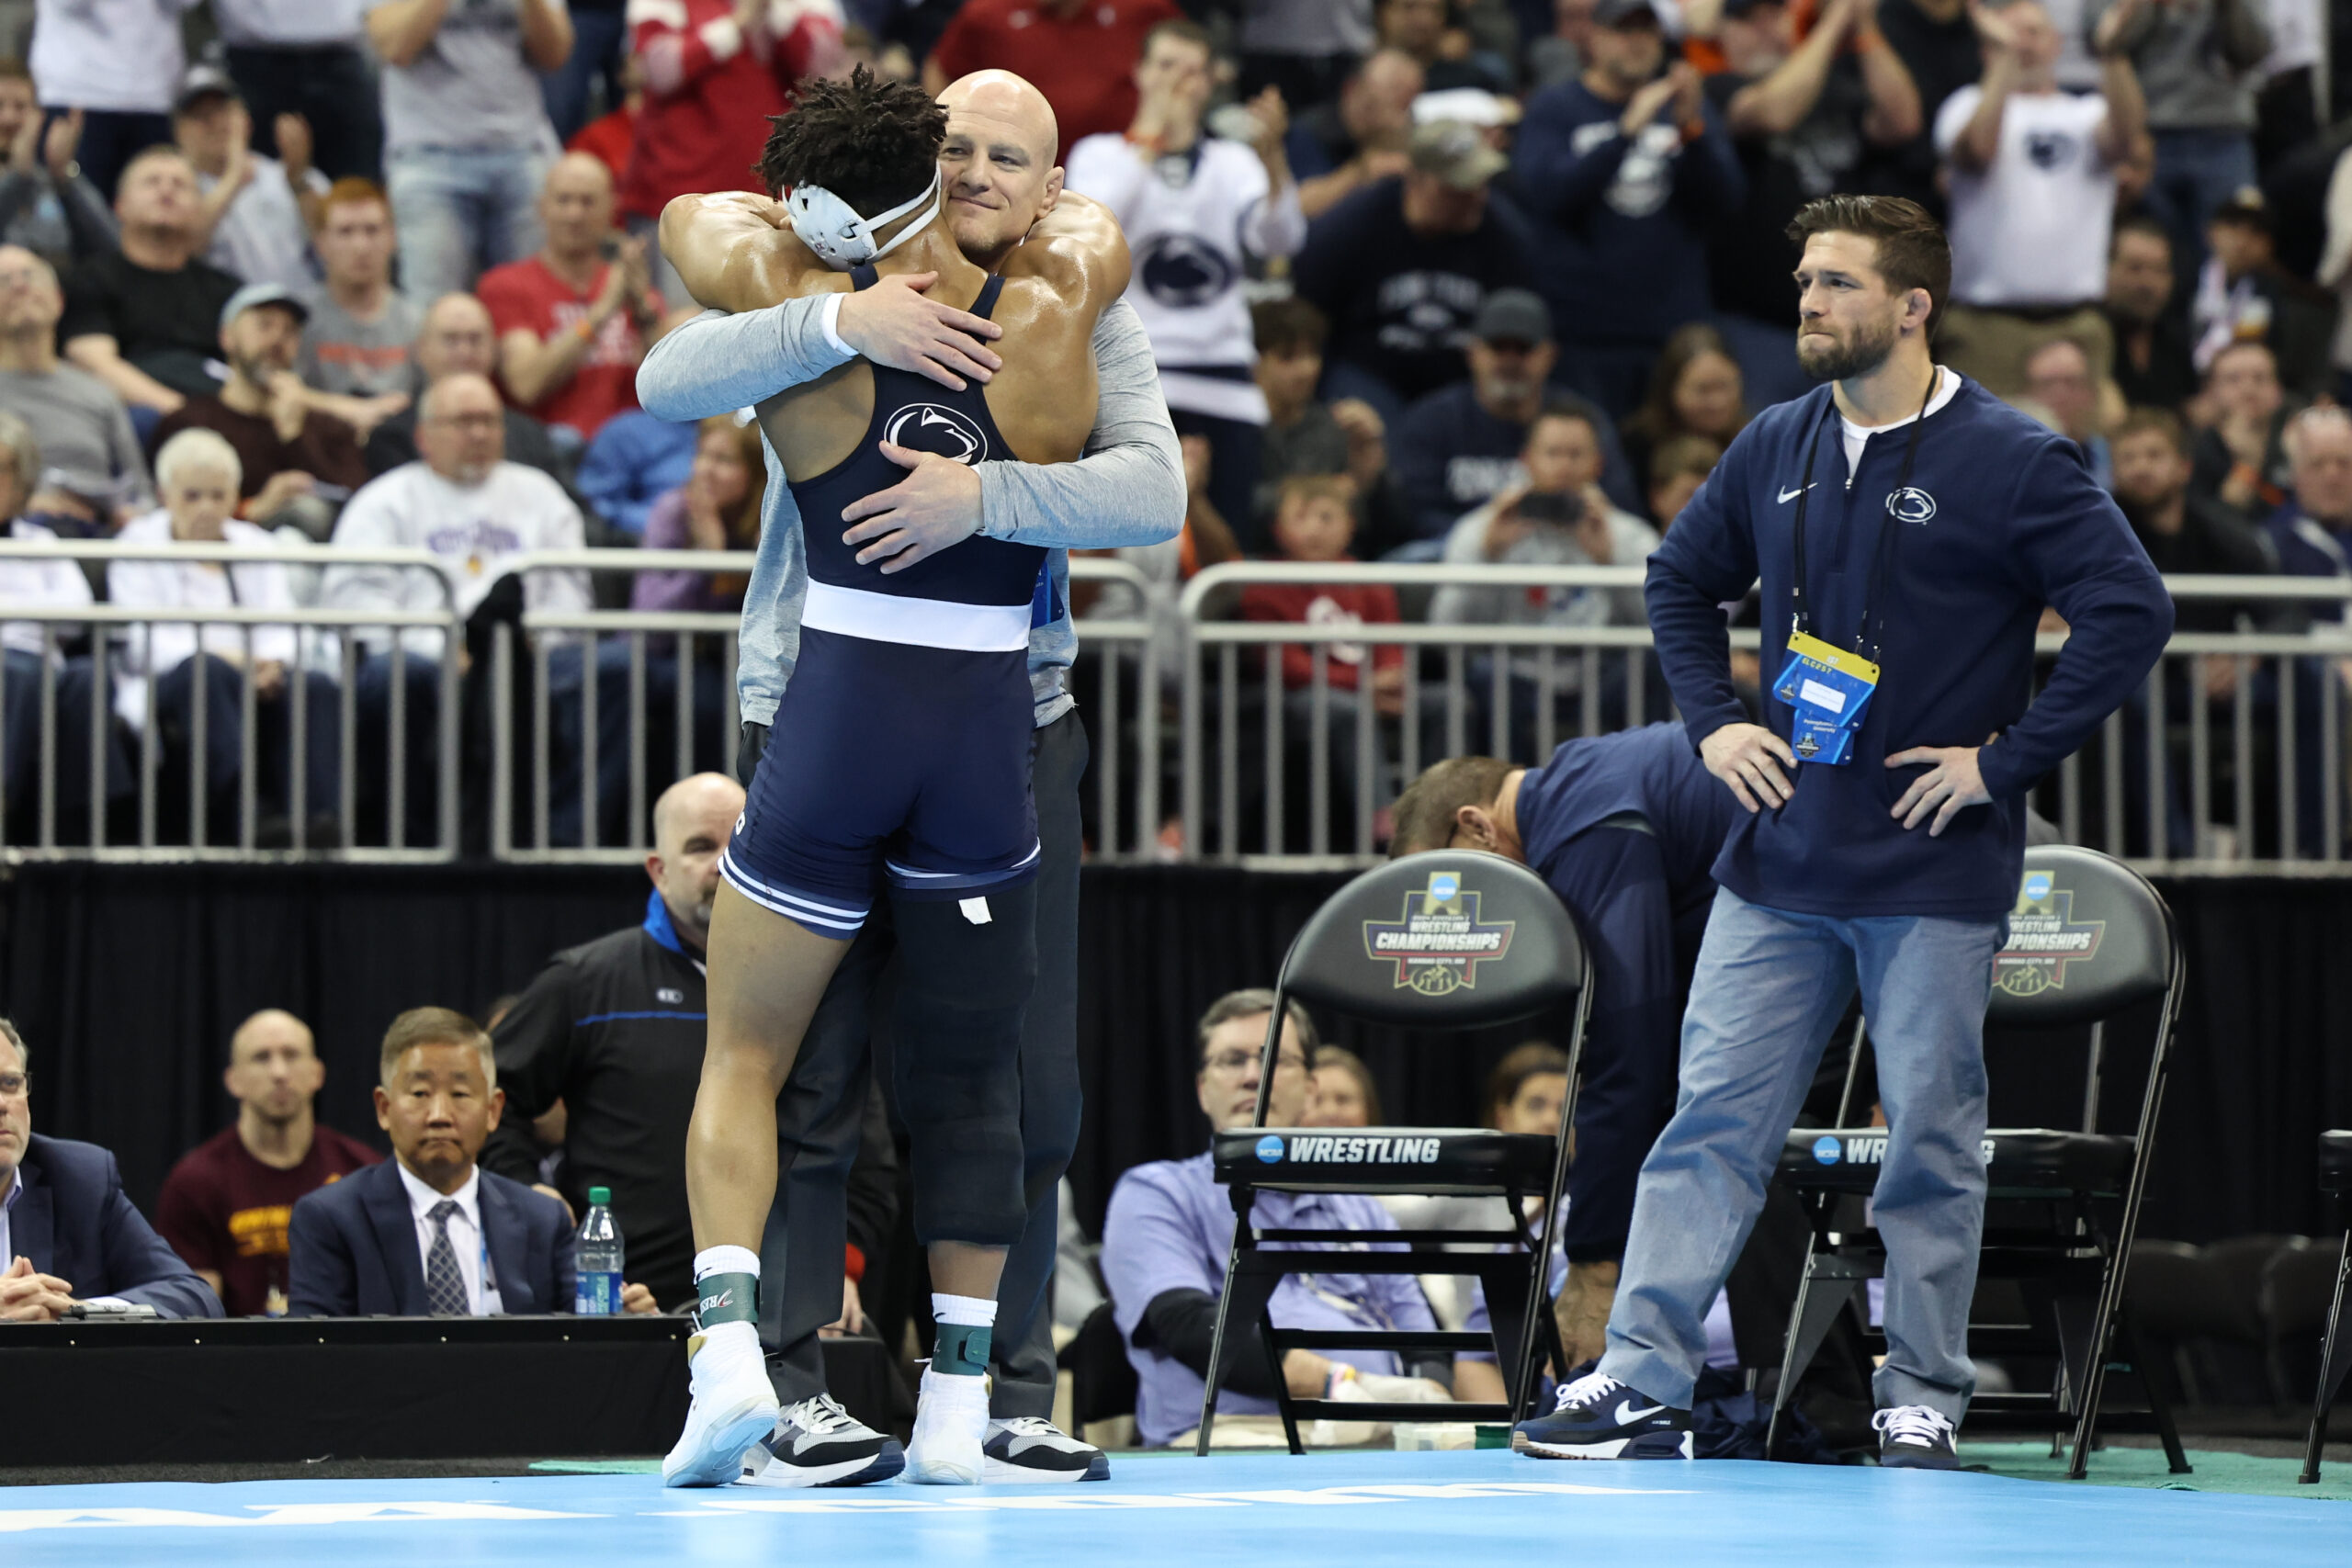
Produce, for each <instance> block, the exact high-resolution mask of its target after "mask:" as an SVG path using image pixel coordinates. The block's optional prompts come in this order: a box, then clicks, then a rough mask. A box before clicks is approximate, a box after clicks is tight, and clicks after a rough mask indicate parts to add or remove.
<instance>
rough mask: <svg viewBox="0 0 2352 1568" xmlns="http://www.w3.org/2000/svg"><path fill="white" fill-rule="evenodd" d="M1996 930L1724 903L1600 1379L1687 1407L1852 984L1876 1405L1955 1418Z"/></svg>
mask: <svg viewBox="0 0 2352 1568" xmlns="http://www.w3.org/2000/svg"><path fill="white" fill-rule="evenodd" d="M2004 928H2005V922H2004V921H2002V920H1998V919H1991V920H1962V919H1934V918H1929V917H1927V916H1918V915H1888V916H1877V917H1871V918H1867V919H1834V918H1831V917H1829V916H1826V915H1800V914H1793V913H1791V912H1789V911H1787V910H1783V909H1772V908H1765V907H1764V906H1762V905H1760V904H1751V903H1748V902H1747V900H1746V899H1744V898H1741V897H1738V896H1737V895H1736V894H1734V893H1732V892H1731V891H1730V890H1728V889H1724V890H1721V891H1718V892H1717V893H1716V895H1715V907H1714V909H1713V913H1712V914H1711V915H1710V916H1709V918H1708V922H1707V935H1706V940H1705V941H1704V942H1702V943H1701V944H1700V948H1699V968H1698V973H1697V975H1696V976H1695V977H1694V978H1693V980H1692V982H1691V1005H1690V1008H1689V1010H1687V1011H1686V1012H1685V1013H1684V1014H1683V1018H1682V1069H1681V1089H1680V1092H1679V1095H1678V1097H1677V1099H1676V1100H1675V1109H1674V1120H1673V1121H1671V1122H1668V1123H1667V1128H1666V1131H1665V1132H1663V1133H1661V1134H1658V1140H1657V1144H1656V1145H1654V1146H1653V1147H1652V1148H1651V1150H1650V1155H1649V1158H1648V1159H1646V1160H1645V1161H1644V1162H1643V1164H1642V1175H1641V1183H1640V1186H1639V1188H1638V1189H1637V1191H1636V1194H1635V1197H1634V1229H1633V1234H1632V1236H1631V1238H1630V1239H1629V1241H1628V1243H1627V1245H1626V1248H1625V1262H1624V1271H1623V1277H1622V1280H1621V1282H1620V1283H1619V1285H1618V1288H1617V1304H1616V1308H1615V1310H1614V1311H1613V1312H1611V1314H1610V1318H1609V1348H1608V1351H1607V1353H1605V1354H1604V1355H1603V1356H1602V1357H1601V1359H1600V1370H1601V1371H1604V1372H1606V1373H1607V1374H1609V1375H1610V1376H1611V1377H1613V1378H1616V1379H1618V1380H1619V1381H1620V1382H1624V1383H1626V1384H1627V1385H1629V1386H1630V1387H1632V1388H1634V1389H1636V1390H1638V1391H1640V1392H1641V1393H1643V1394H1645V1395H1646V1396H1647V1397H1648V1398H1650V1399H1653V1400H1658V1401H1663V1402H1664V1403H1666V1404H1670V1405H1674V1406H1677V1407H1679V1408H1682V1409H1688V1408H1689V1407H1690V1405H1691V1389H1692V1387H1693V1385H1694V1384H1695V1383H1696V1382H1697V1381H1698V1376H1699V1371H1700V1369H1701V1367H1702V1365H1703V1364H1704V1363H1705V1360H1706V1356H1707V1331H1706V1326H1705V1325H1706V1318H1707V1309H1708V1308H1709V1307H1710V1306H1711V1305H1712V1304H1713V1302H1714V1299H1715V1292H1717V1291H1719V1290H1721V1289H1722V1288H1723V1282H1724V1277H1725V1276H1726V1275H1728V1274H1729V1273H1730V1272H1731V1266H1732V1263H1733V1261H1734V1260H1735V1259H1736V1258H1738V1257H1739V1251H1740V1248H1741V1247H1744V1246H1745V1245H1747V1233H1748V1231H1749V1230H1750V1229H1751V1228H1752V1227H1753V1226H1754V1224H1756V1216H1757V1214H1758V1213H1760V1212H1761V1211H1762V1209H1763V1207H1764V1187H1765V1184H1766V1183H1767V1182H1768V1181H1770V1179H1771V1178H1772V1170H1773V1167H1774V1166H1775V1165H1776V1164H1777V1162H1778V1161H1779V1158H1780V1154H1781V1145H1782V1143H1783V1142H1784V1140H1785V1139H1786V1137H1787V1134H1788V1131H1789V1127H1790V1125H1791V1123H1792V1122H1794V1121H1795V1120H1796V1115H1797V1111H1798V1109H1799V1108H1800V1107H1801V1106H1803V1104H1804V1096H1805V1091H1806V1089H1808V1088H1809V1087H1810V1086H1811V1084H1812V1082H1813V1074H1814V1069H1815V1067H1816V1066H1819V1064H1820V1061H1821V1055H1822V1048H1823V1047H1824V1045H1825V1044H1826V1043H1827V1042H1828V1039H1829V1033H1830V1031H1831V1030H1833V1029H1835V1028H1836V1027H1837V1025H1838V1018H1839V1017H1840V1016H1841V1015H1842V1014H1843V1013H1844V1012H1845V1010H1846V1004H1847V1003H1848V1002H1849V1000H1851V999H1852V998H1853V995H1854V989H1855V987H1856V985H1857V984H1858V983H1859V985H1860V987H1861V992H1862V1008H1863V1011H1864V1014H1865V1016H1867V1017H1868V1018H1869V1020H1870V1022H1871V1041H1872V1042H1873V1043H1874V1045H1875V1046H1876V1049H1877V1052H1878V1056H1877V1064H1878V1082H1879V1099H1880V1102H1881V1103H1882V1104H1883V1106H1884V1107H1885V1109H1886V1119H1887V1126H1888V1134H1887V1145H1886V1163H1885V1164H1884V1165H1883V1167H1882V1168H1880V1171H1879V1179H1878V1190H1877V1194H1876V1200H1875V1203H1874V1207H1873V1215H1874V1219H1875V1222H1876V1224H1877V1226H1878V1230H1879V1235H1880V1236H1881V1237H1882V1238H1883V1240H1884V1241H1885V1243H1886V1255H1887V1256H1886V1340H1887V1356H1886V1362H1885V1364H1884V1365H1883V1366H1882V1367H1881V1368H1880V1369H1879V1371H1878V1373H1877V1375H1876V1376H1875V1377H1874V1378H1873V1379H1872V1380H1871V1392H1872V1393H1874V1394H1875V1395H1876V1397H1877V1400H1878V1403H1879V1404H1880V1405H1882V1406H1893V1405H1898V1404H1925V1405H1928V1406H1931V1407H1933V1408H1934V1409H1937V1410H1939V1411H1941V1412H1942V1413H1943V1414H1944V1415H1946V1416H1950V1417H1951V1419H1953V1420H1954V1421H1957V1420H1959V1419H1960V1418H1961V1416H1962V1414H1964V1413H1965V1412H1966V1410H1967V1408H1968V1396H1969V1394H1970V1393H1972V1392H1973V1391H1974V1389H1975V1386H1976V1377H1975V1372H1974V1371H1973V1369H1972V1367H1971V1366H1970V1364H1969V1359H1968V1307H1969V1303H1970V1300H1971V1298H1973V1296H1974V1294H1975V1291H1976V1258H1977V1249H1978V1245H1979V1242H1980V1240H1981V1239H1982V1237H1983V1235H1984V1230H1985V1165H1984V1160H1983V1156H1982V1154H1981V1145H1982V1144H1983V1141H1984V1136H1985V1048H1984V1047H1985V1002H1986V1000H1987V999H1988V998H1989V997H1990V996H1991V994H1992V987H1993V954H1994V953H1995V951H1996V950H1997V949H1998V948H1999V946H2000V944H2001V938H2002V933H2003V931H2004Z"/></svg>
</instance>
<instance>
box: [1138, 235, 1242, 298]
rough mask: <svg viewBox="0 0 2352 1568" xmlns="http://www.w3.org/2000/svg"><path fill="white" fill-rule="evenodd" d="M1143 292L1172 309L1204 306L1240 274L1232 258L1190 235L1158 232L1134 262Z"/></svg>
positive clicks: (1230, 284) (1231, 284)
mask: <svg viewBox="0 0 2352 1568" xmlns="http://www.w3.org/2000/svg"><path fill="white" fill-rule="evenodd" d="M1136 276H1137V277H1140V278H1141V279H1143V289H1144V292H1145V293H1146V294H1148V295H1150V296H1151V298H1152V299H1154V300H1156V301H1157V302H1159V304H1162V305H1165V306H1167V307H1168V308H1169V309H1170V310H1188V309H1191V308H1192V307H1193V306H1196V305H1205V304H1207V303H1208V302H1209V301H1210V300H1212V299H1216V297H1217V296H1218V295H1220V294H1223V293H1224V292H1225V291H1226V290H1227V289H1228V288H1232V287H1233V284H1234V279H1235V278H1236V277H1237V276H1239V275H1238V272H1237V270H1236V269H1235V267H1234V265H1233V262H1232V259H1231V258H1230V257H1228V256H1227V255H1226V254H1225V253H1224V252H1222V251H1220V250H1218V249H1217V248H1216V246H1214V245H1211V244H1209V243H1206V242H1204V241H1203V240H1202V239H1200V238H1199V237H1198V236H1197V235H1193V234H1157V235H1154V236H1153V237H1152V240H1151V243H1149V244H1147V245H1146V246H1144V248H1143V254H1142V256H1141V257H1139V258H1138V259H1137V260H1136Z"/></svg>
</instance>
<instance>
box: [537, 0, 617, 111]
mask: <svg viewBox="0 0 2352 1568" xmlns="http://www.w3.org/2000/svg"><path fill="white" fill-rule="evenodd" d="M571 39H572V43H571V55H570V56H569V57H567V58H566V59H565V61H564V62H563V63H562V64H560V65H559V66H557V67H556V68H555V69H554V70H552V71H550V72H548V73H547V74H546V75H544V76H542V77H540V78H539V93H540V96H541V97H542V98H543V99H544V100H545V101H546V103H547V106H548V119H550V120H552V121H554V123H555V134H556V140H557V141H571V139H572V138H573V137H575V136H577V135H579V134H580V129H581V127H582V126H584V125H586V124H587V123H588V89H589V87H590V85H593V84H594V82H595V80H596V78H597V77H599V76H602V77H603V78H604V79H605V107H607V108H618V107H620V102H621V96H622V93H621V61H622V60H623V59H624V58H625V57H626V56H627V55H628V19H627V17H626V15H625V14H624V13H623V12H622V10H621V8H620V7H619V6H615V7H613V9H611V10H609V11H592V10H589V9H587V8H586V7H584V6H573V7H572V8H571Z"/></svg>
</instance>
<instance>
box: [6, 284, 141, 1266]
mask: <svg viewBox="0 0 2352 1568" xmlns="http://www.w3.org/2000/svg"><path fill="white" fill-rule="evenodd" d="M7 254H8V253H7V252H6V251H0V278H5V276H6V270H5V269H6V256H7ZM18 254H24V253H21V252H20V253H18ZM5 288H6V284H5V282H0V289H5ZM5 300H6V295H5V294H0V322H5V321H6V319H7V318H6V303H5ZM40 473H41V449H40V444H39V443H38V442H36V441H35V440H34V439H33V432H32V428H31V425H30V424H29V423H28V421H26V420H23V419H20V418H18V417H17V415H16V414H14V413H11V412H6V411H5V410H0V516H5V517H6V518H8V519H9V520H10V521H9V524H8V533H7V536H8V537H9V538H11V539H16V540H18V541H20V542H22V543H25V544H45V543H50V542H53V541H54V540H55V539H56V538H57V533H56V531H55V530H54V529H53V528H52V527H51V526H50V524H49V522H48V521H36V520H35V519H34V517H32V516H29V515H27V513H28V509H29V508H30V507H31V506H32V505H33V504H34V503H35V502H36V499H37V497H38V494H39V492H38V491H37V489H36V487H37V485H38V484H39V482H40ZM91 597H92V595H91V585H90V580H89V579H88V578H87V577H85V576H84V575H83V573H82V569H81V568H80V567H79V566H77V565H75V564H74V562H72V561H67V560H24V559H19V560H9V561H0V601H5V602H7V603H11V604H36V605H40V606H41V607H43V608H48V609H79V608H81V607H82V606H84V605H85V604H89V603H90V601H91ZM78 630H79V628H78V627H77V626H73V625H71V624H66V625H59V624H56V623H54V622H51V623H43V622H39V621H5V622H0V694H4V695H5V697H6V710H7V711H6V721H5V722H6V739H7V763H6V774H5V775H0V784H5V785H6V807H7V809H8V810H10V811H24V810H27V809H28V808H30V807H31V806H32V804H33V801H34V798H35V796H36V795H37V793H38V791H39V789H40V778H41V745H40V728H41V695H40V692H41V672H42V671H43V670H44V668H46V669H47V670H48V671H50V672H51V680H52V681H53V682H55V693H56V694H55V697H54V700H53V704H52V709H51V711H52V712H53V714H54V716H55V726H56V745H55V750H54V759H55V760H54V761H53V763H52V764H51V765H52V768H53V771H54V773H55V777H56V780H57V785H56V790H57V794H56V798H57V804H58V807H59V808H60V809H61V810H62V811H64V812H68V813H73V814H74V815H75V816H76V817H77V818H79V817H81V816H83V815H85V814H86V813H87V812H88V810H89V808H90V783H89V779H90V688H91V685H92V683H93V682H95V680H96V671H95V667H94V665H93V663H92V660H91V659H90V657H89V656H88V655H85V654H76V655H74V656H73V657H70V658H69V657H67V656H65V655H64V654H63V653H62V651H60V648H59V644H62V643H63V642H65V641H66V640H67V639H69V638H70V637H73V636H74V634H75V633H76V632H77V631H78ZM44 633H47V634H50V635H49V636H44ZM51 637H53V638H54V639H55V640H53V641H52V640H51ZM105 766H106V770H107V797H108V798H109V799H114V798H119V797H120V796H123V795H129V794H130V791H131V788H132V783H131V775H130V759H129V756H128V755H127V754H126V753H125V752H124V750H123V749H122V747H121V746H120V744H119V742H118V741H117V739H115V736H114V732H113V729H112V727H111V726H108V728H107V755H106V764H105ZM100 809H101V810H103V809H104V807H103V806H101V807H100ZM20 820H21V818H20ZM80 836H81V835H77V834H71V833H65V832H61V833H60V835H59V838H60V840H61V841H70V840H73V839H74V838H77V837H80ZM0 1256H6V1254H5V1252H0Z"/></svg>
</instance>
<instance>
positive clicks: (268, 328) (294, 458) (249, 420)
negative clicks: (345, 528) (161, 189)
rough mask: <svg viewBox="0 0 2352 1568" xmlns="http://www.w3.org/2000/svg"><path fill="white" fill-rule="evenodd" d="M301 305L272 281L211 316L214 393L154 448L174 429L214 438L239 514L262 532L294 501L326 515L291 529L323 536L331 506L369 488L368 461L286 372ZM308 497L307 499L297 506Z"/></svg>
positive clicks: (181, 415) (295, 346) (195, 403)
mask: <svg viewBox="0 0 2352 1568" xmlns="http://www.w3.org/2000/svg"><path fill="white" fill-rule="evenodd" d="M310 319H311V310H310V307H309V306H307V305H305V304H304V303H303V302H302V301H301V299H300V298H298V297H297V296H296V295H295V293H294V291H293V290H292V289H290V288H287V287H285V286H284V285H283V284H278V283H248V284H246V285H245V286H244V287H243V288H240V289H238V290H237V291H236V293H234V294H232V295H231V296H230V297H229V300H228V303H227V304H225V305H223V306H221V308H220V358H221V360H222V362H223V363H225V364H226V365H227V366H228V367H229V378H228V379H227V380H226V381H224V382H223V383H221V387H220V391H218V392H216V393H211V394H209V395H207V396H203V397H197V398H190V399H189V400H187V404H186V406H184V407H183V408H181V409H180V410H179V412H176V413H173V414H168V415H166V416H165V417H164V422H163V423H161V424H160V425H158V426H157V427H156V431H155V439H156V442H157V443H158V445H160V444H161V443H163V442H164V441H168V440H170V439H171V438H172V437H173V436H174V435H175V434H178V433H179V432H180V431H183V430H190V429H200V430H211V431H217V432H218V433H219V434H220V435H222V436H223V437H225V438H226V439H227V440H228V443H229V445H230V446H232V447H234V448H236V452H237V460H238V462H239V464H240V465H241V467H242V468H243V489H242V490H241V491H239V492H238V500H239V505H238V509H237V511H238V515H240V516H242V517H244V518H247V519H250V520H251V521H253V522H255V523H260V524H264V525H267V524H268V523H270V522H271V521H272V520H273V519H274V518H277V516H278V515H279V514H280V513H286V512H288V510H289V509H294V508H295V507H296V503H297V502H304V503H305V504H306V505H309V506H320V505H323V506H325V507H327V508H329V509H330V511H329V512H328V513H327V514H326V515H325V516H323V517H318V516H313V517H311V518H306V519H300V520H299V522H298V525H300V526H302V527H303V528H304V530H305V532H308V533H310V534H311V535H312V536H314V537H323V536H324V534H325V525H326V524H327V523H329V522H331V521H332V510H331V509H332V508H334V507H336V506H339V505H340V504H341V503H342V502H344V501H345V499H347V498H348V497H349V496H350V494H351V492H352V491H355V490H356V489H358V488H359V487H360V486H361V485H363V484H366V483H367V482H368V464H367V460H366V459H365V458H364V457H361V456H360V452H359V442H358V439H357V437H356V436H355V435H354V434H353V433H352V429H351V427H350V426H349V425H348V424H345V423H344V422H343V421H341V420H339V419H336V418H334V416H333V415H330V414H327V413H323V412H320V411H319V410H318V409H316V408H314V407H312V406H311V400H312V397H313V394H312V393H311V389H309V388H307V387H305V386H303V385H302V381H301V378H300V377H299V376H297V375H295V374H294V359H295V355H298V354H299V353H300V351H301V346H302V326H303V323H304V322H306V321H309V320H310ZM306 498H307V501H306Z"/></svg>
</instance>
